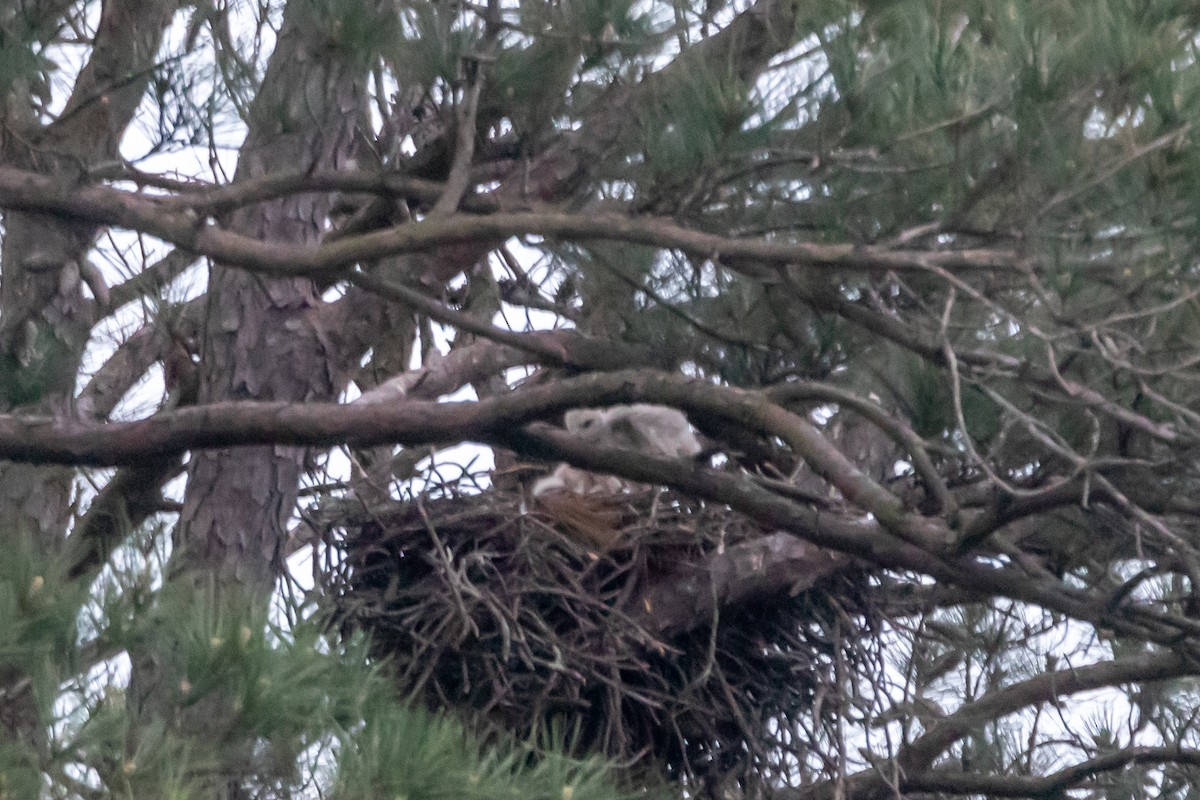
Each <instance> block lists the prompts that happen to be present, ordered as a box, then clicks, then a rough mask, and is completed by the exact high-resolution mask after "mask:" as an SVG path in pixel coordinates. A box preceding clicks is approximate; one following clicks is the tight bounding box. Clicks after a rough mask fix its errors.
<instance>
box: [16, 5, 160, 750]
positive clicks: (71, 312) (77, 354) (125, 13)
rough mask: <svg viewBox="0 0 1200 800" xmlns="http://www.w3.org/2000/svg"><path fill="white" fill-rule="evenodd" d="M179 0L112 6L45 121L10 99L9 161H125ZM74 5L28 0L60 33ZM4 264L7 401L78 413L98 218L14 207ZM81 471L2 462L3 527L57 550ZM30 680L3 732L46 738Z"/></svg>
mask: <svg viewBox="0 0 1200 800" xmlns="http://www.w3.org/2000/svg"><path fill="white" fill-rule="evenodd" d="M177 7H178V2H177V0H113V1H112V2H106V3H104V5H103V11H102V13H101V17H100V23H99V27H98V29H97V32H96V36H95V40H94V42H93V49H92V55H91V59H90V60H89V62H88V64H87V65H86V66H85V67H84V68H83V69H82V70H81V71H80V74H79V77H78V79H77V80H76V82H75V85H74V87H73V89H72V93H71V97H70V99H69V100H68V102H67V105H66V108H65V109H64V110H63V113H62V114H61V115H59V117H58V119H57V120H55V121H54V122H53V123H52V124H50V125H42V124H41V123H40V121H39V119H38V115H37V112H36V109H35V108H34V106H33V104H32V88H31V86H30V85H29V84H28V83H27V82H25V81H17V82H15V83H14V84H13V85H12V87H11V92H10V96H9V97H8V98H4V99H5V100H7V102H6V103H4V104H2V105H0V110H2V111H3V118H2V119H0V162H3V163H5V164H10V165H13V166H19V167H22V168H25V169H35V170H38V171H40V172H44V173H46V174H49V175H54V176H57V177H60V178H61V179H63V180H64V181H72V180H77V179H78V178H79V177H81V176H82V174H84V173H85V172H86V170H87V169H88V167H90V166H91V165H93V164H97V163H101V162H104V161H109V160H112V159H114V158H116V157H117V155H118V147H119V143H120V140H121V137H122V136H123V135H124V132H125V129H126V127H127V126H128V125H129V123H130V121H131V120H132V118H133V115H134V112H135V111H136V109H137V107H138V105H139V104H140V103H141V100H142V96H143V94H144V93H145V90H146V86H147V84H148V83H149V80H150V78H151V76H152V74H153V70H152V66H153V64H154V61H155V58H156V57H157V55H158V51H159V47H160V45H161V43H162V36H163V32H164V31H165V29H166V26H167V24H168V23H169V22H170V20H171V18H172V16H173V15H174V13H175V10H176V9H177ZM68 9H69V4H64V3H53V2H46V3H41V4H39V5H37V6H34V5H27V6H26V8H25V9H24V11H25V15H26V19H30V15H31V14H35V13H42V14H45V15H46V16H44V17H42V18H41V19H40V20H39V22H40V23H41V25H40V27H43V28H45V29H47V30H53V29H54V28H55V27H56V26H57V24H58V15H59V13H62V12H65V11H67V10H68ZM4 229H5V236H4V239H3V245H4V247H3V253H2V254H0V269H2V270H3V276H4V280H3V282H2V283H0V386H2V391H3V397H0V406H2V407H3V409H4V410H5V411H17V410H19V411H20V412H21V413H26V414H48V415H66V414H70V413H72V410H71V400H72V397H73V395H74V391H75V380H76V374H77V371H78V368H79V365H80V362H81V360H82V358H83V352H84V348H85V347H86V346H87V342H88V336H89V334H90V332H91V327H92V324H93V304H92V303H91V302H90V301H88V300H87V299H86V298H85V297H84V294H83V289H82V285H83V284H82V279H81V270H80V264H82V263H84V260H85V259H86V257H87V251H88V249H89V248H90V247H91V244H92V240H93V238H94V236H95V229H94V228H92V227H91V226H88V225H81V224H72V223H64V222H62V221H61V220H55V219H52V218H50V217H43V216H38V215H33V214H21V213H15V212H14V213H8V214H6V215H5V216H4ZM73 476H74V472H73V471H72V470H70V469H67V468H63V467H40V466H31V465H27V464H14V463H12V462H0V530H4V531H5V532H6V533H8V534H9V535H23V536H30V537H32V538H33V539H34V540H35V541H36V542H37V543H38V545H39V547H40V548H42V549H44V550H46V551H48V552H55V551H57V550H59V549H60V548H61V546H62V543H63V541H64V540H65V536H66V532H67V526H68V525H69V524H70V520H71V515H72V512H73V511H74V508H73V505H72V490H73V486H74V478H73ZM31 692H32V690H31V689H30V682H29V681H28V680H25V678H24V676H22V675H20V674H16V673H15V672H14V670H12V669H8V668H3V667H0V737H3V738H6V739H14V738H15V739H18V740H24V741H27V742H30V743H32V744H39V743H41V742H42V741H43V740H44V733H43V731H42V729H41V728H42V723H41V721H40V719H39V716H40V715H39V713H38V703H37V702H36V700H35V698H33V697H32V694H31Z"/></svg>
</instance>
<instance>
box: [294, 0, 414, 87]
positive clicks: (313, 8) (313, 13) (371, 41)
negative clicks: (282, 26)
mask: <svg viewBox="0 0 1200 800" xmlns="http://www.w3.org/2000/svg"><path fill="white" fill-rule="evenodd" d="M381 5H382V4H380V3H378V2H376V1H375V0H300V2H299V3H297V4H296V5H295V6H294V8H295V9H296V11H295V12H294V13H296V14H297V21H298V23H299V25H300V29H301V30H304V31H306V32H308V33H310V34H313V35H316V36H319V37H321V38H322V40H323V43H324V46H325V47H327V48H328V49H329V51H330V52H332V53H336V54H337V58H338V60H339V61H341V62H343V63H345V64H347V65H349V66H350V67H351V68H354V69H360V70H365V69H368V68H369V67H370V66H371V65H373V64H374V63H375V61H376V59H377V58H378V57H379V55H380V54H381V53H383V52H385V48H388V47H390V46H391V44H392V43H393V42H394V41H395V40H396V38H397V36H398V28H399V26H398V24H397V22H396V20H395V18H394V17H393V16H392V15H391V14H390V13H389V12H388V11H386V10H385V8H383V7H381ZM292 7H293V6H292V5H291V4H289V11H291V9H292Z"/></svg>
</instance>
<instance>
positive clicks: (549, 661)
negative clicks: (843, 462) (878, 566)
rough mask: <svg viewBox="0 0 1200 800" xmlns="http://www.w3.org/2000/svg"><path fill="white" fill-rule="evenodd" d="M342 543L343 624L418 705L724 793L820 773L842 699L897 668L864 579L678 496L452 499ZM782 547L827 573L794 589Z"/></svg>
mask: <svg viewBox="0 0 1200 800" xmlns="http://www.w3.org/2000/svg"><path fill="white" fill-rule="evenodd" d="M329 528H330V529H331V530H336V531H338V533H337V534H335V535H333V539H334V540H335V542H336V544H337V546H339V547H340V548H341V550H342V551H343V555H344V558H342V559H341V560H340V562H339V563H338V566H337V567H335V570H334V573H333V574H332V575H330V576H329V580H330V582H331V587H330V588H331V593H330V596H331V597H332V598H333V605H334V613H335V616H336V619H337V620H338V621H339V624H340V625H341V627H342V629H343V631H345V632H347V633H349V632H351V631H353V630H355V629H361V630H364V631H366V632H368V633H369V634H370V635H371V637H372V640H373V642H374V643H375V649H376V652H377V653H378V654H379V655H380V656H386V657H387V658H388V659H389V660H390V663H391V666H392V669H393V670H394V674H395V676H396V681H397V685H398V687H399V690H400V691H401V693H402V694H404V695H405V696H411V697H414V698H418V699H419V700H420V701H422V702H424V703H425V704H427V705H428V706H430V707H432V708H435V709H440V710H446V709H452V710H454V711H456V712H458V713H460V714H462V715H464V716H466V717H467V718H469V719H471V720H472V721H473V722H474V723H475V724H477V725H481V726H482V727H483V728H484V729H490V730H493V731H496V732H500V731H504V732H507V733H509V734H515V735H517V736H519V737H521V738H528V739H531V740H535V741H536V740H538V739H539V737H543V736H546V735H548V734H549V735H558V736H562V735H564V734H565V735H566V736H567V737H568V738H569V740H570V741H571V742H573V743H574V744H575V746H576V747H578V748H579V750H580V751H581V752H582V751H600V752H602V753H604V754H605V755H607V756H609V757H611V758H614V759H615V760H617V761H618V762H619V763H623V764H627V765H630V766H631V767H633V768H635V770H638V771H640V770H651V771H655V772H658V773H659V774H665V775H666V776H668V777H671V778H683V779H686V780H688V781H689V782H692V781H695V780H700V781H703V783H704V785H706V786H709V787H710V788H711V787H713V786H715V785H717V784H718V783H719V784H724V782H725V781H726V780H728V779H730V778H732V779H734V780H737V781H738V782H740V783H741V784H742V786H743V787H744V788H748V787H749V784H750V783H755V782H758V783H759V785H762V786H764V787H765V786H767V785H769V783H770V781H771V780H772V776H778V775H779V774H781V773H782V772H783V771H785V770H787V769H788V764H789V763H795V761H794V760H795V759H796V758H813V757H814V752H815V750H816V748H813V747H810V744H812V743H813V742H814V737H822V738H823V737H825V736H828V735H830V730H829V729H828V727H827V723H828V722H829V721H830V720H831V719H832V718H833V716H834V715H835V714H837V713H841V712H845V711H847V709H839V708H837V705H838V702H839V701H838V698H839V696H840V694H841V693H840V692H839V691H838V689H837V688H836V687H838V686H839V685H845V682H846V681H848V680H850V679H851V677H852V676H851V674H849V673H850V672H851V671H853V670H856V669H861V668H863V665H864V664H865V663H866V662H867V661H868V660H869V658H870V657H872V654H873V653H874V654H876V655H877V653H876V652H875V650H874V649H873V648H874V645H873V642H874V637H873V636H871V635H870V634H872V633H873V632H874V631H875V624H876V621H877V620H876V614H875V613H874V610H873V607H872V605H871V602H870V600H869V598H868V592H867V587H868V581H869V578H868V576H867V575H866V574H865V573H864V572H863V571H862V570H861V569H858V568H856V567H854V566H852V565H850V564H849V563H848V562H847V561H845V560H844V559H841V558H840V557H836V556H831V555H830V554H828V553H824V552H822V551H819V550H817V549H816V548H813V547H812V546H811V545H808V544H806V543H804V542H801V541H800V540H798V539H795V538H793V537H789V536H786V535H784V534H778V533H776V534H773V535H772V534H771V532H769V531H763V530H762V529H761V528H759V527H758V526H756V525H755V524H754V523H752V522H749V521H748V520H746V519H745V518H744V517H742V516H740V515H738V514H735V513H733V512H731V511H730V510H729V509H727V508H723V507H717V506H713V505H710V504H704V503H701V502H698V501H695V500H691V499H688V498H685V497H681V496H679V495H677V494H673V493H670V492H658V491H657V490H645V491H640V492H635V493H631V494H630V493H626V494H618V495H613V496H608V497H598V496H586V497H580V496H575V495H569V496H558V497H553V496H551V497H547V498H537V499H535V500H529V499H526V498H524V497H522V496H521V495H518V494H515V493H507V492H500V491H490V492H484V493H482V494H458V495H454V494H450V495H449V496H444V497H439V498H429V497H425V498H417V499H414V500H412V501H410V502H403V503H401V502H397V503H395V504H394V505H391V506H389V507H387V508H383V509H380V508H376V509H372V510H370V511H363V510H360V511H357V512H354V513H352V514H349V515H344V516H343V517H342V518H340V519H338V520H336V521H334V522H332V523H331V524H330V525H329ZM597 531H599V533H597ZM767 544H769V545H770V548H768V549H763V548H764V547H765V546H766V545H767ZM755 548H758V549H757V550H756V549H755ZM781 548H782V550H781ZM777 552H786V553H788V554H790V555H791V556H795V555H796V554H797V553H798V554H799V555H800V558H799V560H797V559H796V558H792V559H791V560H790V561H789V560H786V559H785V561H784V562H783V563H785V564H786V565H788V566H787V568H788V569H791V570H796V569H799V570H801V571H804V570H807V569H810V568H811V569H814V570H815V569H818V568H819V569H820V573H819V574H816V573H814V574H813V575H809V576H808V577H809V578H810V580H808V581H805V580H803V578H805V576H804V575H797V574H795V573H791V574H789V575H787V576H785V577H786V578H787V580H788V583H785V584H784V588H783V590H782V591H779V584H780V582H779V577H780V576H779V575H775V576H774V577H773V579H772V580H767V579H766V578H767V577H769V576H766V574H765V571H764V569H763V565H764V563H767V562H769V560H770V558H771V557H772V556H771V555H770V554H771V553H777ZM763 553H767V556H766V557H765V558H764V556H763V555H762V554H763ZM747 554H748V555H747ZM714 565H716V567H714ZM731 565H732V566H731ZM738 565H741V566H740V568H739V567H738ZM739 569H740V571H739ZM722 570H724V571H723V572H722ZM755 570H758V572H757V573H756V572H755ZM718 573H721V574H720V576H718ZM759 573H763V574H759ZM794 578H800V579H801V580H798V581H796V582H795V584H794V585H791V584H790V582H791V581H792V579H794ZM756 580H757V583H756ZM789 585H791V588H792V589H793V590H794V589H796V588H804V589H806V590H804V591H790V592H789V591H788V588H787V587H788V586H789ZM747 587H748V589H747ZM735 589H737V590H738V591H740V594H739V593H738V591H735ZM730 598H734V600H733V602H731V601H730ZM714 609H719V610H717V611H714ZM873 669H874V667H873ZM693 785H698V784H693Z"/></svg>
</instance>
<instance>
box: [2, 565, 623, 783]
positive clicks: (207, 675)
mask: <svg viewBox="0 0 1200 800" xmlns="http://www.w3.org/2000/svg"><path fill="white" fill-rule="evenodd" d="M34 553H35V551H34V549H33V548H31V547H19V548H17V549H16V550H10V552H9V553H8V555H7V557H6V558H4V559H0V672H5V671H7V672H5V674H12V673H11V671H13V670H15V671H17V672H18V673H19V674H26V675H29V676H31V677H32V678H33V682H34V687H35V694H36V696H37V698H38V704H39V706H40V708H41V712H42V714H43V719H44V720H45V722H46V723H47V725H49V723H50V721H51V720H52V719H53V718H54V716H55V714H56V713H58V714H60V715H62V716H61V718H60V719H59V721H58V725H57V726H55V727H54V730H55V731H56V734H55V740H54V741H53V743H52V745H51V747H49V748H48V749H47V750H45V751H44V752H42V751H38V750H36V749H34V748H32V747H30V746H28V745H26V744H20V743H15V742H7V743H3V744H0V797H5V798H7V797H13V798H26V797H29V798H32V797H36V796H37V795H38V792H39V790H40V788H41V787H42V786H46V785H49V786H50V787H51V789H52V792H53V793H54V794H55V795H60V794H63V793H66V792H69V791H70V788H69V787H70V785H71V784H70V781H71V780H74V778H71V777H69V776H84V777H83V778H82V779H81V780H82V782H83V783H84V784H86V785H89V786H91V787H92V788H93V789H95V790H97V791H98V792H99V793H100V796H104V795H108V794H114V795H121V796H137V797H143V796H144V797H151V796H152V797H175V798H184V797H194V796H201V794H202V793H203V792H204V791H205V788H204V787H205V785H206V780H207V776H208V775H209V774H211V771H212V770H214V769H219V768H221V765H222V764H223V763H225V762H224V760H223V759H224V758H225V754H226V753H227V752H228V748H230V747H231V746H232V747H237V748H240V749H241V752H243V753H246V752H253V753H254V754H255V755H254V758H253V759H252V764H253V771H252V772H251V774H250V775H249V776H248V777H249V779H250V780H251V781H261V782H262V783H263V785H273V786H276V787H278V788H280V789H286V788H287V787H288V786H290V787H291V789H287V790H288V791H294V790H296V789H297V788H299V787H300V786H301V785H302V784H310V785H311V783H310V782H313V781H316V782H317V783H318V784H323V785H324V786H325V791H326V792H329V793H331V794H332V795H333V796H335V797H339V798H357V797H362V798H368V797H370V798H374V797H379V796H385V797H406V798H410V800H421V799H422V798H429V799H430V800H437V798H450V797H457V798H479V799H480V800H483V799H484V798H503V797H513V798H518V797H519V798H530V799H531V800H533V799H537V798H544V800H563V798H568V799H569V800H617V798H621V797H623V796H624V795H622V794H621V793H620V792H618V791H617V790H616V789H615V788H614V778H613V775H612V773H611V772H610V771H609V770H608V768H607V767H605V766H604V765H602V764H600V763H599V762H594V761H588V762H580V761H576V760H572V759H568V758H566V757H564V756H561V755H558V754H557V753H555V752H548V753H544V754H541V755H537V756H534V754H533V751H531V750H530V749H529V748H527V747H523V746H518V745H515V744H510V745H504V746H496V747H492V746H485V745H483V744H481V743H480V742H478V741H475V740H474V739H472V738H471V736H470V735H469V734H468V733H467V731H466V730H465V729H464V728H463V726H462V725H460V724H459V723H457V722H455V721H453V720H451V719H448V718H441V717H436V716H433V715H431V714H428V713H426V712H424V711H420V710H415V709H412V708H409V707H407V706H406V705H405V704H403V703H402V702H400V701H399V700H398V699H397V698H396V697H395V696H394V693H393V691H392V689H391V686H390V683H389V681H388V679H387V677H386V674H385V673H384V672H383V671H382V670H381V669H380V668H379V667H375V666H371V665H370V659H369V658H368V655H367V647H366V643H365V642H364V641H362V640H361V639H356V640H353V641H348V642H342V643H340V644H334V643H333V642H332V641H331V640H330V639H329V638H328V637H327V636H326V634H325V632H324V630H323V628H322V626H321V625H320V624H318V622H316V621H315V620H314V619H311V618H310V619H306V620H302V621H299V622H296V623H294V624H292V625H291V626H290V627H289V628H288V629H287V630H286V631H285V630H283V629H280V628H278V627H276V626H273V625H270V624H268V622H267V619H266V617H265V614H264V612H263V611H262V609H261V607H260V605H259V604H251V603H247V602H244V601H240V600H237V599H234V598H225V599H223V600H217V599H215V598H214V597H213V595H212V594H211V593H206V592H201V593H196V592H194V591H192V590H187V589H184V588H182V586H181V585H178V584H176V585H172V586H171V587H169V591H163V592H160V593H159V595H158V598H157V601H156V603H155V605H153V606H152V607H147V608H143V609H141V611H140V612H138V613H137V615H136V616H135V617H134V619H133V620H132V621H131V622H130V621H126V622H123V623H121V624H119V625H118V626H117V627H116V628H114V629H113V630H106V629H104V628H101V629H100V630H99V634H100V635H99V637H98V638H96V639H94V640H92V644H90V645H89V644H86V643H82V644H81V643H79V642H77V640H76V633H75V632H76V620H77V616H78V613H79V608H80V605H81V604H82V602H83V597H82V596H81V589H80V587H79V586H78V585H77V584H73V583H69V582H66V581H65V580H63V578H62V575H61V570H60V569H58V568H57V567H55V565H54V564H53V563H50V562H47V561H46V559H44V558H40V557H37V556H35V555H34ZM151 643H155V645H154V646H155V652H159V653H175V654H176V655H177V656H178V663H179V664H180V665H181V666H182V670H181V672H180V674H179V677H178V685H177V686H176V687H175V690H174V691H173V692H171V698H172V699H171V702H170V703H169V704H168V705H167V706H165V707H163V708H161V709H158V710H157V711H156V712H155V713H151V714H150V715H149V716H147V708H145V707H143V708H141V710H140V711H139V712H138V713H137V714H136V716H135V709H134V708H133V707H131V705H130V699H131V698H129V697H127V696H126V692H125V691H124V690H122V689H120V688H117V687H118V685H119V684H120V683H121V679H120V677H119V672H120V670H117V671H116V672H114V671H113V670H112V668H111V667H110V668H108V669H107V670H106V671H107V674H106V675H104V676H103V677H102V678H99V679H98V678H97V677H96V673H95V671H94V670H95V668H96V667H98V666H101V665H99V664H89V663H88V662H87V660H86V659H85V658H83V657H82V656H81V647H82V648H84V649H86V650H88V651H90V652H94V650H95V645H96V644H101V645H102V649H103V651H104V652H111V653H115V652H119V651H120V649H122V648H126V647H127V648H132V649H140V651H141V652H145V648H146V647H147V646H148V645H151ZM89 670H92V674H93V677H92V678H85V677H84V676H85V674H87V673H88V671H89ZM64 687H67V691H66V693H65V694H63V693H62V692H63V689H64ZM71 687H74V688H71ZM56 702H57V706H56V705H55V703H56ZM134 705H136V704H134ZM197 711H199V712H201V713H202V714H210V713H219V714H220V715H221V716H220V718H219V719H218V720H213V719H211V718H205V719H204V720H203V724H200V725H197V724H194V721H195V717H194V716H189V714H192V715H194V714H195V713H196V712H197ZM189 719H191V720H193V723H192V724H189V723H188V722H187V721H188V720H189ZM214 722H216V724H214ZM134 726H136V727H137V730H138V735H137V737H136V741H137V749H136V750H135V751H132V752H130V751H128V750H127V747H128V745H129V742H130V741H132V740H131V738H130V732H131V730H133V728H134Z"/></svg>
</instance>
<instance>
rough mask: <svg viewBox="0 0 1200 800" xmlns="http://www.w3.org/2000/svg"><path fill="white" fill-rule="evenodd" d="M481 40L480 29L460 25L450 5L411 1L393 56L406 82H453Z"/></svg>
mask: <svg viewBox="0 0 1200 800" xmlns="http://www.w3.org/2000/svg"><path fill="white" fill-rule="evenodd" d="M478 41H479V31H478V29H477V28H475V27H472V26H466V25H463V24H461V20H460V18H459V16H458V14H457V13H456V12H455V11H454V10H453V8H451V6H450V4H448V3H424V2H418V3H409V4H406V5H405V6H404V8H403V11H402V12H401V26H400V35H399V36H397V37H396V40H395V42H394V43H393V45H392V47H391V48H390V58H391V61H392V66H393V69H395V71H396V74H397V75H399V76H401V78H402V80H404V82H405V84H406V85H416V86H421V87H425V88H429V87H432V86H434V85H436V84H437V83H438V81H443V82H444V83H446V84H452V83H455V82H456V81H457V80H458V79H459V77H460V75H459V73H460V70H461V66H462V59H463V57H464V56H467V55H468V54H470V53H472V52H474V50H475V47H476V45H477V43H478Z"/></svg>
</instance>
